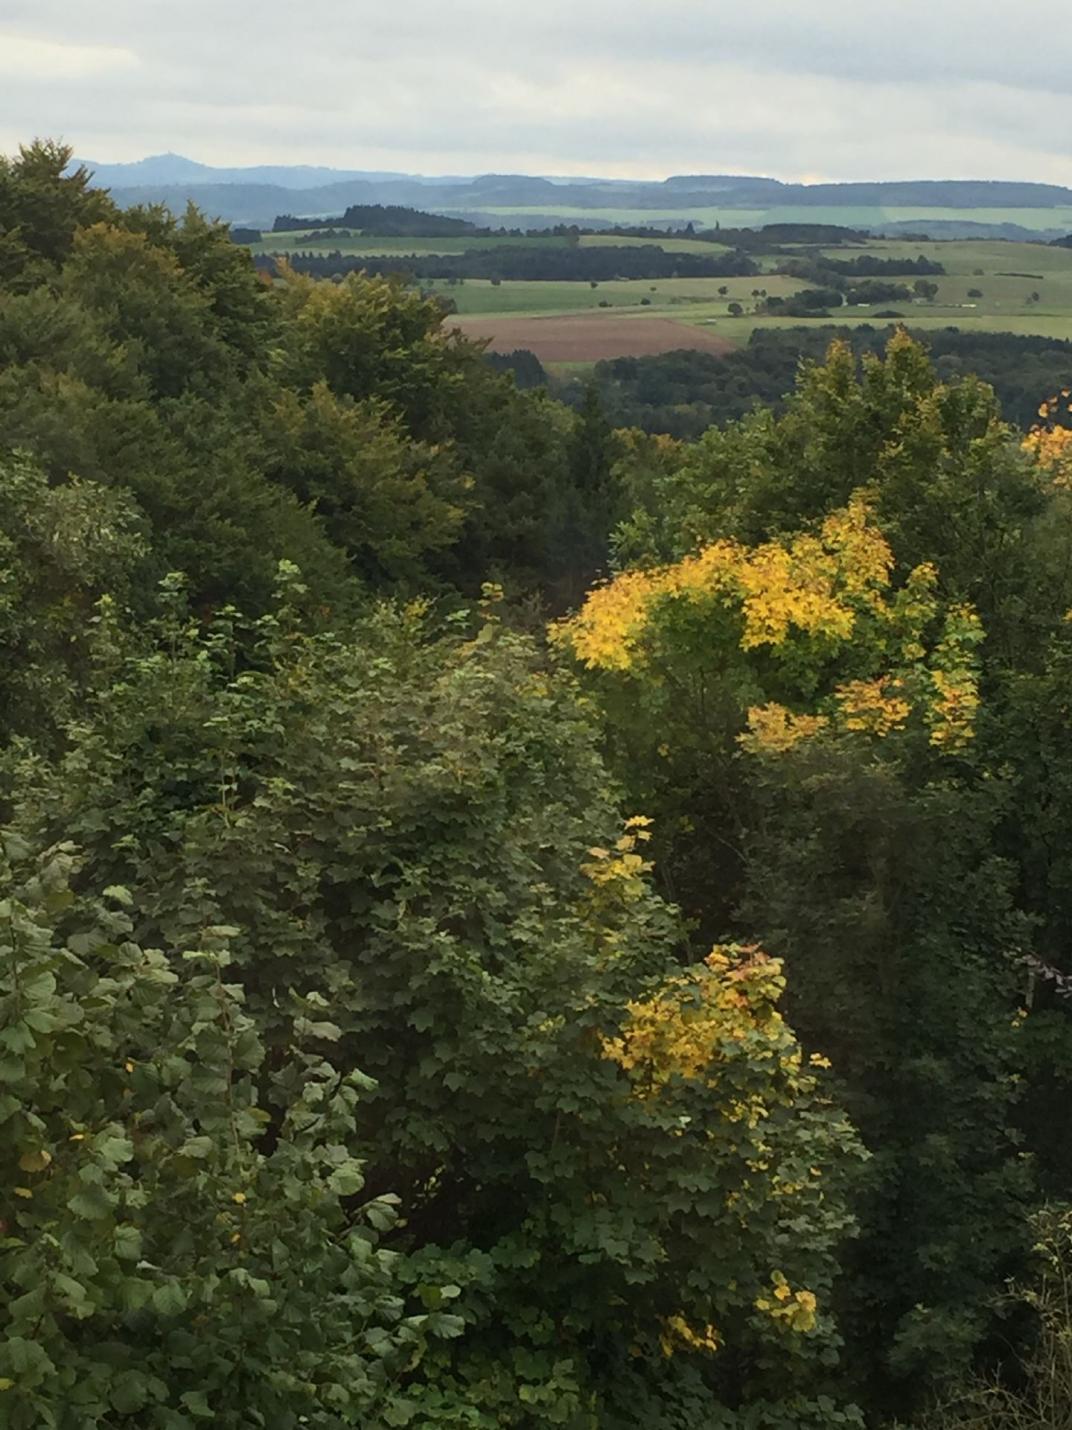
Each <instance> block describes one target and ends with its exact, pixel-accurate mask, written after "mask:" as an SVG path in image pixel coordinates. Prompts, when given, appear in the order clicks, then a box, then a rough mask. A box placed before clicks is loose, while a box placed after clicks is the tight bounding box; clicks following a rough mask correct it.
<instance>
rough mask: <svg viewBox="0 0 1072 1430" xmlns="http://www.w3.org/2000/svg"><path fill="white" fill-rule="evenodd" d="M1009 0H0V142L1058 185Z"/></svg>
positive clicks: (1024, 17)
mask: <svg viewBox="0 0 1072 1430" xmlns="http://www.w3.org/2000/svg"><path fill="white" fill-rule="evenodd" d="M1070 132H1072V25H1069V24H1067V23H1066V22H1065V21H1064V19H1063V18H1062V12H1061V11H1060V9H1059V8H1058V7H1054V6H1053V5H1052V4H1048V5H1045V6H1044V5H1043V4H1041V3H1039V0H1022V3H1021V4H1020V5H1019V6H1017V7H1010V6H1008V5H1007V4H1005V3H1001V4H998V3H994V0H975V3H973V4H968V3H967V0H897V3H893V4H891V3H889V0H884V3H882V4H878V3H875V0H808V3H807V4H802V3H801V0H763V3H761V4H757V5H753V6H751V7H749V6H745V5H742V4H741V3H740V0H636V3H634V4H632V5H631V6H623V5H622V4H621V3H620V0H542V3H541V4H540V5H538V6H530V5H524V4H519V3H517V0H513V3H510V0H506V3H504V0H454V3H451V4H448V5H444V4H443V3H442V0H436V3H433V0H399V3H396V4H393V5H386V6H385V5H383V4H382V3H377V4H375V5H373V4H371V3H367V0H357V3H355V0H321V3H319V4H316V5H310V6H308V7H307V8H306V9H304V10H303V9H302V8H300V7H297V6H295V5H294V4H293V3H292V0H287V3H283V0H261V3H260V4H258V5H257V6H255V7H250V8H247V7H245V6H242V7H239V6H236V5H227V4H226V3H222V4H221V3H220V0H185V3H184V4H183V5H181V6H177V5H174V4H173V3H168V4H163V3H160V0H138V3H135V0H97V3H96V4H94V5H91V6H77V7H75V6H72V5H71V4H70V0H5V4H4V7H3V9H2V11H0V146H2V147H3V148H4V149H11V148H13V147H14V145H15V144H16V143H17V142H18V141H19V140H21V139H25V138H27V137H29V136H30V135H32V134H62V136H63V137H65V138H66V139H67V140H68V141H69V142H71V143H72V144H74V146H75V147H76V149H77V150H78V151H79V153H82V154H86V155H89V156H92V157H95V158H99V159H101V160H113V159H132V158H137V157H140V156H142V155H143V154H145V153H148V152H154V151H159V150H162V149H176V150H180V151H181V152H184V153H187V154H189V155H191V156H192V157H194V158H198V159H203V160H205V161H206V162H210V163H211V162H216V163H255V162H266V161H277V162H287V161H291V162H299V161H301V162H314V163H334V164H337V165H340V166H346V167H355V168H377V167H379V168H392V169H412V170H421V171H423V172H475V171H482V170H488V169H514V170H518V169H520V170H530V171H531V170H539V171H542V172H559V173H581V172H587V173H606V174H611V175H614V174H617V175H620V176H623V177H625V176H629V177H634V176H635V177H639V176H652V177H658V176H661V175H665V174H669V173H675V172H676V173H681V172H689V171H692V172H696V171H701V170H702V171H707V172H710V171H721V170H727V171H737V172H758V173H769V174H775V175H778V176H781V177H787V178H797V177H830V178H876V177H928V176H929V177H954V176H956V177H960V176H965V177H983V178H985V177H992V178H998V177H1001V178H1035V179H1044V180H1049V181H1054V182H1064V183H1072V155H1070V152H1069V147H1068V142H1067V136H1068V135H1069V133H1070Z"/></svg>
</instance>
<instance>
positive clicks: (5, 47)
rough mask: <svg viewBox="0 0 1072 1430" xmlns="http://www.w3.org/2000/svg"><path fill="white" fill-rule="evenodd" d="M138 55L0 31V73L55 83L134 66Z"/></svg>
mask: <svg viewBox="0 0 1072 1430" xmlns="http://www.w3.org/2000/svg"><path fill="white" fill-rule="evenodd" d="M137 65H138V58H137V56H136V55H135V54H134V53H133V52H132V51H131V50H129V49H126V48H124V47H122V46H119V45H95V44H81V45H71V44H66V43H63V42H61V41H56V40H47V39H35V38H33V37H32V36H22V35H11V34H8V35H5V34H4V33H3V32H2V31H0V75H3V76H4V77H5V78H8V77H12V76H14V77H15V78H18V79H27V78H33V79H35V80H44V81H46V82H54V81H56V80H68V79H81V78H82V77H83V76H85V75H103V74H114V73H115V72H116V71H122V70H129V69H136V68H137Z"/></svg>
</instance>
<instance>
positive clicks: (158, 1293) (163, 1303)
mask: <svg viewBox="0 0 1072 1430" xmlns="http://www.w3.org/2000/svg"><path fill="white" fill-rule="evenodd" d="M186 1301H187V1296H186V1291H185V1288H184V1287H183V1286H181V1285H180V1284H179V1282H177V1281H166V1282H165V1283H164V1285H163V1286H158V1287H157V1288H156V1290H155V1291H154V1292H153V1294H152V1300H151V1302H150V1304H151V1305H152V1308H153V1310H154V1311H156V1312H157V1313H158V1314H159V1315H161V1316H178V1315H180V1314H181V1312H183V1311H185V1309H186Z"/></svg>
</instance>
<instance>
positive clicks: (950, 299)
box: [253, 210, 1072, 342]
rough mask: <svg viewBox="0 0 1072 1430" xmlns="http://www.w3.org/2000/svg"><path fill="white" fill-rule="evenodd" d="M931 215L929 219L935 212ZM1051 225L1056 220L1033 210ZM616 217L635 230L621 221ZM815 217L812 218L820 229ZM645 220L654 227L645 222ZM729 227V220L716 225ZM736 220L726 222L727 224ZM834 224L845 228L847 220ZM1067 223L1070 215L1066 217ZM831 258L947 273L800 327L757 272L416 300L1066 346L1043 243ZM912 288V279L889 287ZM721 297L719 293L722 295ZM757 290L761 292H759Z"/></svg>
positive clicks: (1064, 280)
mask: <svg viewBox="0 0 1072 1430" xmlns="http://www.w3.org/2000/svg"><path fill="white" fill-rule="evenodd" d="M931 212H932V213H934V212H937V211H935V210H932V211H931ZM1033 212H1035V213H1048V214H1051V215H1052V213H1053V212H1054V211H1053V210H1035V211H1033ZM614 216H616V217H621V218H626V217H629V218H632V217H635V215H634V214H631V213H627V211H624V210H623V211H621V212H620V213H616V214H615V215H614ZM824 216H825V211H824V212H823V213H820V212H815V213H811V212H809V217H811V218H814V219H815V220H817V221H818V220H819V219H820V218H823V217H824ZM647 217H648V218H649V220H650V219H651V217H652V215H651V214H648V215H647ZM724 217H726V215H724ZM743 217H745V215H744V214H743V213H735V214H733V219H734V220H735V221H736V220H739V219H740V218H743ZM840 217H841V218H842V220H844V218H845V215H844V214H841V215H840ZM1070 223H1072V215H1070ZM534 241H535V240H533V239H524V238H467V237H465V236H464V235H459V236H456V237H451V238H444V239H412V238H378V239H377V238H359V237H355V238H352V239H338V238H329V239H322V240H320V241H319V242H315V243H311V242H310V240H309V236H308V233H307V232H304V233H294V234H278V235H266V237H265V241H264V242H263V243H261V244H259V245H257V246H256V247H255V248H254V250H253V251H254V252H255V253H258V252H259V253H266V252H283V253H286V252H295V251H301V250H303V249H304V250H306V251H308V250H309V249H311V248H322V249H324V250H326V251H332V250H333V249H336V248H337V249H339V250H341V251H342V252H343V253H344V254H347V255H350V256H353V257H362V256H368V257H374V256H382V255H390V254H398V255H399V256H400V257H402V256H404V255H407V254H417V255H435V254H450V253H461V252H464V251H466V250H472V249H480V248H493V247H496V246H499V245H501V244H503V243H507V244H514V245H519V244H525V243H528V244H531V243H533V242H534ZM538 241H539V242H540V243H541V244H546V245H549V246H554V247H558V246H562V245H565V244H567V243H569V242H570V240H568V239H566V238H556V237H551V236H548V237H546V238H541V239H539V240H538ZM580 242H581V245H582V246H583V247H587V248H597V247H607V246H611V245H621V244H630V245H632V244H641V245H643V244H648V245H653V246H654V245H658V246H662V247H664V248H665V249H667V250H668V251H672V252H680V253H697V252H701V253H702V252H708V253H710V252H711V249H712V245H711V244H707V243H704V242H702V241H701V240H699V239H687V238H678V239H668V238H662V237H659V236H657V235H653V236H651V237H650V238H640V239H630V238H623V237H620V236H616V235H605V234H595V235H588V236H585V237H584V238H582V239H581V240H580ZM823 252H824V253H825V254H827V255H828V256H830V257H833V258H851V257H852V256H854V255H855V254H859V253H865V254H869V255H873V256H875V257H877V258H899V257H904V258H915V257H917V256H918V255H920V254H923V255H924V256H925V257H926V258H929V259H933V260H935V261H936V262H938V263H941V264H942V265H943V267H944V268H945V270H946V272H945V274H944V275H939V276H935V277H934V278H933V279H932V280H931V281H933V282H934V283H936V284H937V288H938V292H937V294H936V296H935V298H934V300H933V302H924V301H920V300H918V299H914V298H913V299H908V300H894V301H893V302H886V303H880V304H877V305H873V306H870V307H868V306H851V307H850V306H848V305H843V306H841V307H838V308H833V309H831V310H830V312H829V315H828V316H825V317H815V318H800V317H793V316H789V315H785V316H781V315H778V314H766V313H763V312H761V311H760V309H761V308H762V306H763V297H764V296H767V297H776V296H777V297H782V298H788V297H790V296H792V295H793V294H794V293H796V292H798V291H799V290H800V289H801V288H803V287H806V286H810V285H808V284H805V283H803V282H802V281H801V280H799V279H796V278H789V277H786V276H784V275H781V274H775V273H772V272H770V271H764V272H762V273H761V274H759V275H756V276H751V277H743V278H669V279H656V280H650V279H629V280H625V279H613V280H607V281H603V282H599V283H597V284H595V285H594V286H593V285H592V284H591V283H589V282H575V281H574V282H566V281H542V282H538V281H519V282H514V281H509V280H503V281H502V282H501V283H492V282H491V281H490V280H487V279H476V278H468V279H459V280H457V281H454V282H451V281H448V280H446V279H438V280H424V281H423V282H422V284H421V286H422V288H424V289H425V291H430V292H434V293H436V294H439V295H442V296H443V297H444V298H446V299H449V300H450V301H451V302H452V303H453V304H454V306H455V309H456V311H457V312H458V314H459V315H463V316H474V317H480V318H486V319H489V320H494V318H496V317H498V316H501V317H503V318H507V317H509V318H511V319H517V318H524V317H533V318H538V317H548V316H552V315H566V314H569V313H582V312H592V311H593V310H595V311H603V310H605V311H606V312H607V315H608V317H614V316H615V315H620V314H623V313H624V312H625V311H627V310H629V311H631V312H632V313H633V314H634V315H636V316H640V315H641V313H643V314H645V315H649V316H652V317H656V316H658V317H663V318H671V319H673V320H675V321H677V322H680V323H683V324H687V325H695V326H699V327H702V328H703V329H704V330H705V331H706V332H708V333H713V334H715V335H716V336H718V337H724V338H727V339H729V340H730V341H732V342H747V340H748V338H749V336H750V335H751V333H752V332H754V331H755V330H757V329H765V328H771V327H786V326H791V327H796V326H810V325H821V324H827V323H829V322H831V321H835V322H838V323H842V324H846V325H852V326H855V325H858V324H861V323H875V322H877V323H885V322H887V321H889V319H888V318H885V317H880V316H879V314H882V313H886V312H888V311H889V310H890V309H893V310H895V311H896V312H897V313H898V314H900V315H901V316H902V317H903V318H904V320H905V321H906V322H907V323H910V324H911V325H912V326H913V327H914V328H922V329H927V328H944V327H958V328H962V329H964V330H965V331H969V332H970V331H978V332H987V331H989V332H1009V333H1017V334H1025V335H1030V334H1034V335H1039V336H1045V337H1053V338H1067V339H1072V249H1066V248H1055V247H1052V246H1050V245H1049V244H1046V243H1041V242H1040V243H1017V242H1007V241H1003V240H987V239H965V240H946V241H935V242H928V243H913V242H910V241H904V240H870V241H868V242H867V243H864V244H858V245H842V246H839V247H831V248H826V249H824V250H823ZM760 261H761V262H762V264H763V265H764V268H765V269H767V268H769V266H774V265H777V264H779V263H781V262H784V259H781V258H779V257H777V256H776V255H765V256H763V258H762V259H761V260H760ZM890 281H897V282H905V283H907V284H908V286H909V287H910V286H911V284H912V281H913V280H912V277H911V276H907V277H905V278H891V280H890ZM720 289H724V290H725V291H724V292H720ZM760 290H762V292H761V291H760ZM731 303H733V304H740V305H741V307H742V308H743V309H744V312H743V313H741V314H739V315H732V314H730V313H729V311H728V308H729V305H730V304H731Z"/></svg>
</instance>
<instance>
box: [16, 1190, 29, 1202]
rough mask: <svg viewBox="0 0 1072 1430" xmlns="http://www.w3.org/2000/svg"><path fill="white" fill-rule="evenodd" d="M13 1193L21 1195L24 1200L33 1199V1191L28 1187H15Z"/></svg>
mask: <svg viewBox="0 0 1072 1430" xmlns="http://www.w3.org/2000/svg"><path fill="white" fill-rule="evenodd" d="M15 1195H16V1196H17V1197H21V1198H22V1199H23V1201H25V1202H29V1201H32V1200H33V1192H31V1191H30V1189H29V1187H16V1188H15Z"/></svg>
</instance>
